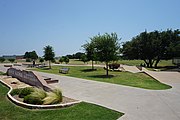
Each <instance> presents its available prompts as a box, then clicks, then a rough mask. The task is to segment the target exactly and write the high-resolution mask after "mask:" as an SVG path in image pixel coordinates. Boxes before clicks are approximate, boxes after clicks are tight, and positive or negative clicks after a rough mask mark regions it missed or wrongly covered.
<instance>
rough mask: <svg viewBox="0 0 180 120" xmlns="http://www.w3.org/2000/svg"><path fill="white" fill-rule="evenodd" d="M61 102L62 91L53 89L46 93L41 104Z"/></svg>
mask: <svg viewBox="0 0 180 120" xmlns="http://www.w3.org/2000/svg"><path fill="white" fill-rule="evenodd" d="M60 102H62V92H61V90H59V89H55V90H53V91H52V92H48V93H47V97H45V98H44V99H43V104H45V105H50V104H58V103H60Z"/></svg>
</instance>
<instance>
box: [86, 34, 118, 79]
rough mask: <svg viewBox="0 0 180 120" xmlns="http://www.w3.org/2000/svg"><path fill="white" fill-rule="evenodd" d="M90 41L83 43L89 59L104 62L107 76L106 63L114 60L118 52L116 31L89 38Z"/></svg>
mask: <svg viewBox="0 0 180 120" xmlns="http://www.w3.org/2000/svg"><path fill="white" fill-rule="evenodd" d="M90 40H91V41H90V42H89V43H87V44H85V45H83V47H84V48H85V51H86V54H87V57H88V59H89V60H92V61H93V60H97V61H100V62H105V64H106V75H107V76H108V63H109V62H110V61H116V60H117V58H118V54H119V48H120V46H119V39H118V36H117V34H116V33H111V34H108V33H105V34H103V35H100V34H98V35H96V36H94V37H92V38H90Z"/></svg>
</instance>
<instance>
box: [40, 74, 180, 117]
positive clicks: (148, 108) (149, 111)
mask: <svg viewBox="0 0 180 120" xmlns="http://www.w3.org/2000/svg"><path fill="white" fill-rule="evenodd" d="M39 74H41V75H42V76H49V77H52V78H55V79H59V80H60V83H58V84H54V85H53V86H55V87H58V88H61V89H62V90H63V93H64V95H65V96H68V97H71V98H75V99H79V100H83V101H87V102H90V103H94V104H98V105H101V106H105V107H108V108H111V109H114V110H117V111H120V112H124V113H125V115H124V116H123V117H121V118H120V119H119V120H180V102H179V101H180V91H179V90H180V89H179V87H178V88H176V87H173V88H172V89H169V90H156V91H155V90H145V89H140V88H134V87H127V86H121V85H114V84H109V83H102V82H96V81H89V80H84V79H79V78H72V77H67V76H59V75H52V74H48V73H39ZM176 85H177V86H180V83H177V84H176Z"/></svg>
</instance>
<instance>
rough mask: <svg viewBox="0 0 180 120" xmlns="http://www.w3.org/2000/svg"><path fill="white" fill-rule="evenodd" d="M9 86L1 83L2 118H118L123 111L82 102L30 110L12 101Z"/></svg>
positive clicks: (0, 110) (0, 113)
mask: <svg viewBox="0 0 180 120" xmlns="http://www.w3.org/2000/svg"><path fill="white" fill-rule="evenodd" d="M7 92H8V88H7V87H5V86H4V85H2V84H1V83H0V120H26V119H28V120H116V119H117V118H119V117H120V116H122V115H123V113H120V112H116V111H113V110H110V109H107V108H104V107H101V106H97V105H93V104H89V103H85V102H82V103H80V104H77V105H74V106H71V107H68V108H59V109H51V110H29V109H25V108H21V107H19V106H16V105H15V104H13V103H12V102H10V101H9V100H8V99H7V97H6V94H7Z"/></svg>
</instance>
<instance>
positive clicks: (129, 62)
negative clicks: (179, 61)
mask: <svg viewBox="0 0 180 120" xmlns="http://www.w3.org/2000/svg"><path fill="white" fill-rule="evenodd" d="M118 63H119V64H126V65H140V64H141V63H142V64H143V63H144V61H143V60H119V61H118ZM158 66H159V67H164V66H174V65H173V64H172V60H161V61H160V62H159V64H158Z"/></svg>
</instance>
